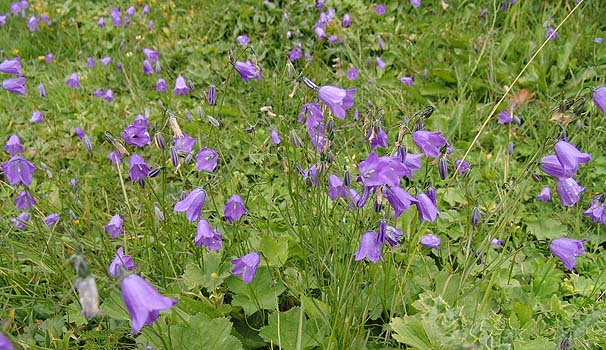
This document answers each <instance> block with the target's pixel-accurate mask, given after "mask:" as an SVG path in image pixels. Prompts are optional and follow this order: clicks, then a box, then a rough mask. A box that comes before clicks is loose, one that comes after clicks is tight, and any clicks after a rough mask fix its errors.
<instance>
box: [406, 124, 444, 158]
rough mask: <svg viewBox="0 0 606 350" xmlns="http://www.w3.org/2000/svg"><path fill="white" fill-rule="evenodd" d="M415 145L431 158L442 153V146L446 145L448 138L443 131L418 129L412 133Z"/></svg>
mask: <svg viewBox="0 0 606 350" xmlns="http://www.w3.org/2000/svg"><path fill="white" fill-rule="evenodd" d="M412 140H413V141H414V143H415V145H417V147H419V149H420V150H421V151H422V152H423V153H424V154H425V156H427V157H429V158H436V157H437V156H439V155H440V148H442V147H444V146H445V145H446V139H445V138H444V137H442V133H441V132H432V131H425V130H418V131H415V132H414V133H413V134H412Z"/></svg>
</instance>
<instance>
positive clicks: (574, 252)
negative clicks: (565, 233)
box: [549, 237, 585, 270]
mask: <svg viewBox="0 0 606 350" xmlns="http://www.w3.org/2000/svg"><path fill="white" fill-rule="evenodd" d="M583 242H584V241H581V240H577V239H571V238H565V237H564V238H556V239H554V240H553V241H551V243H550V244H549V250H550V251H551V254H553V255H555V256H556V257H557V258H558V259H560V261H562V263H563V264H564V266H566V268H567V269H568V270H573V269H574V265H575V263H576V260H577V257H579V256H581V255H583V253H585V248H583Z"/></svg>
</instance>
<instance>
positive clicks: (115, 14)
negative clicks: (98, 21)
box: [109, 7, 121, 27]
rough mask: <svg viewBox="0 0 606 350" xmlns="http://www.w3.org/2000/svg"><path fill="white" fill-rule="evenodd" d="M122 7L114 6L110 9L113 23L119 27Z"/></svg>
mask: <svg viewBox="0 0 606 350" xmlns="http://www.w3.org/2000/svg"><path fill="white" fill-rule="evenodd" d="M120 16H121V14H120V9H119V8H116V7H114V8H112V9H111V10H109V18H110V19H111V20H112V24H113V25H114V27H119V26H120V24H121V21H120Z"/></svg>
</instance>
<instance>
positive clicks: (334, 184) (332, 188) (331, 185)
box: [328, 174, 347, 201]
mask: <svg viewBox="0 0 606 350" xmlns="http://www.w3.org/2000/svg"><path fill="white" fill-rule="evenodd" d="M346 196H347V188H346V187H345V186H343V182H342V181H341V179H339V177H338V176H337V175H334V174H331V175H330V176H329V177H328V197H329V198H330V199H331V200H333V201H334V200H336V199H337V198H345V197H346Z"/></svg>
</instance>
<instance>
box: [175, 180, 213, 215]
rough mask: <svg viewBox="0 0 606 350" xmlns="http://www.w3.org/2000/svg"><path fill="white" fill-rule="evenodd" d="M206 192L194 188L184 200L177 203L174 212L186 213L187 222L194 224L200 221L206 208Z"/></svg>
mask: <svg viewBox="0 0 606 350" xmlns="http://www.w3.org/2000/svg"><path fill="white" fill-rule="evenodd" d="M205 198H206V192H204V191H203V190H202V189H201V188H194V189H193V190H192V191H191V192H190V193H188V194H187V195H186V196H185V197H184V198H183V199H182V200H180V201H178V202H177V203H175V207H174V211H176V212H185V217H186V218H187V221H189V222H194V221H196V220H198V219H200V211H201V210H202V206H204V199H205Z"/></svg>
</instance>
